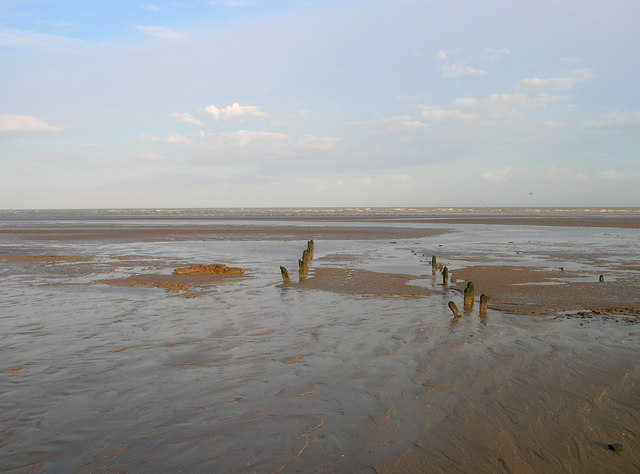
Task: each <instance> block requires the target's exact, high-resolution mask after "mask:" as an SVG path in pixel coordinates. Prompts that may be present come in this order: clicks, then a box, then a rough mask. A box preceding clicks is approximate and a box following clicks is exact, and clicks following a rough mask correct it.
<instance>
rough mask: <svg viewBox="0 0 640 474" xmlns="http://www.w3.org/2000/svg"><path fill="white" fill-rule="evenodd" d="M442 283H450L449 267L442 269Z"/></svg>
mask: <svg viewBox="0 0 640 474" xmlns="http://www.w3.org/2000/svg"><path fill="white" fill-rule="evenodd" d="M442 284H443V285H444V286H448V285H449V269H448V268H447V267H444V268H443V269H442Z"/></svg>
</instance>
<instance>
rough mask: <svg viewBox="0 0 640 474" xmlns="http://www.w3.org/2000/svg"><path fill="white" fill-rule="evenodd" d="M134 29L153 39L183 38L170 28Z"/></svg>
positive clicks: (140, 27)
mask: <svg viewBox="0 0 640 474" xmlns="http://www.w3.org/2000/svg"><path fill="white" fill-rule="evenodd" d="M136 28H137V29H138V30H140V31H142V32H143V33H144V34H146V35H148V36H151V37H153V38H159V39H178V38H182V37H183V35H182V33H180V32H179V31H176V30H172V29H171V28H166V27H164V26H136Z"/></svg>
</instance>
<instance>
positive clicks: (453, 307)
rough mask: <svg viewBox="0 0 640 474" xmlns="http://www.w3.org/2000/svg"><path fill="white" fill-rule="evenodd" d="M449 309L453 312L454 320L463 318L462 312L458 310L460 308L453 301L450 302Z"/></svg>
mask: <svg viewBox="0 0 640 474" xmlns="http://www.w3.org/2000/svg"><path fill="white" fill-rule="evenodd" d="M448 306H449V309H450V310H451V312H452V313H453V317H454V318H459V317H460V316H462V315H461V314H460V311H459V310H458V307H457V306H456V304H455V303H454V302H453V301H449V304H448Z"/></svg>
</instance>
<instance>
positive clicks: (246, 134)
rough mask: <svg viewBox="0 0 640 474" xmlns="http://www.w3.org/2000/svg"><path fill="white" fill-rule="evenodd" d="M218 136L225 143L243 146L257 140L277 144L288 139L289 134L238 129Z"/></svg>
mask: <svg viewBox="0 0 640 474" xmlns="http://www.w3.org/2000/svg"><path fill="white" fill-rule="evenodd" d="M219 136H220V138H221V139H222V141H223V142H224V143H225V144H227V145H232V146H240V147H244V146H247V145H250V144H253V143H255V142H258V141H262V142H265V141H266V142H269V143H271V144H277V143H280V142H283V141H285V140H289V139H290V137H289V135H287V134H285V133H277V132H254V131H252V130H238V131H237V132H229V133H220V135H219Z"/></svg>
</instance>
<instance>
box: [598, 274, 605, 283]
mask: <svg viewBox="0 0 640 474" xmlns="http://www.w3.org/2000/svg"><path fill="white" fill-rule="evenodd" d="M598 281H599V282H600V283H602V282H603V281H604V275H600V277H599V278H598Z"/></svg>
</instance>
